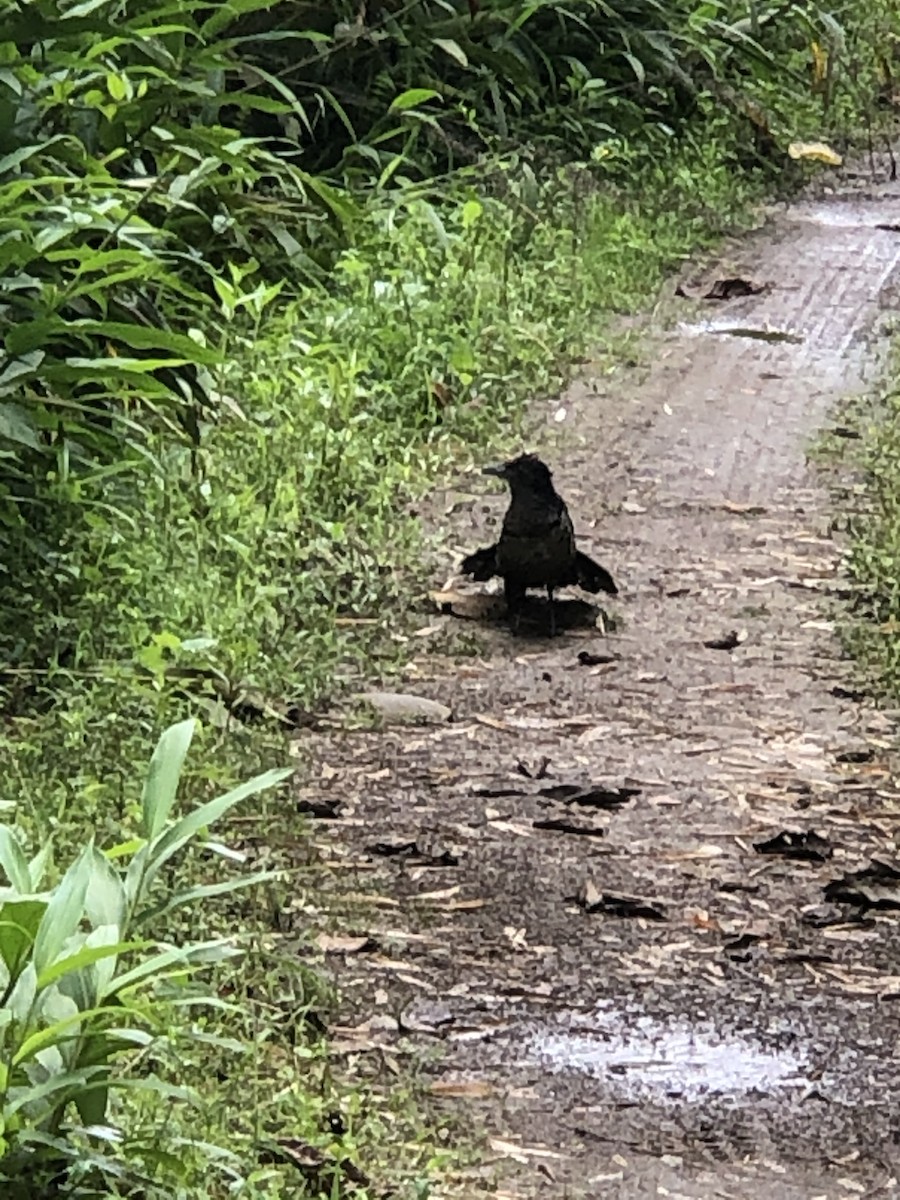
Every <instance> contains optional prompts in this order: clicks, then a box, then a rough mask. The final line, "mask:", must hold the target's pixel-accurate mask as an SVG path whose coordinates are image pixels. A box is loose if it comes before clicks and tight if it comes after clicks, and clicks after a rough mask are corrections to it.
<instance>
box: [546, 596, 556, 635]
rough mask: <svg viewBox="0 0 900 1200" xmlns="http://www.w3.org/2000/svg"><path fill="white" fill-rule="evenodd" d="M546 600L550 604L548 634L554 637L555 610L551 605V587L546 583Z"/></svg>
mask: <svg viewBox="0 0 900 1200" xmlns="http://www.w3.org/2000/svg"><path fill="white" fill-rule="evenodd" d="M547 602H548V604H549V605H550V636H551V637H556V610H555V609H554V607H553V588H552V586H551V585H550V584H549V583H548V584H547Z"/></svg>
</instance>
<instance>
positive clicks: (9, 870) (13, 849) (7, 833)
mask: <svg viewBox="0 0 900 1200" xmlns="http://www.w3.org/2000/svg"><path fill="white" fill-rule="evenodd" d="M2 422H3V406H2V405H0V436H2V434H3V424H2ZM0 867H2V868H3V871H4V873H5V875H6V878H7V879H8V880H9V882H10V883H11V884H12V886H13V887H14V888H15V889H16V891H17V892H19V893H20V895H23V896H27V895H28V894H29V893H30V892H31V891H33V886H34V885H33V884H32V882H31V870H30V868H29V866H28V859H27V858H26V857H25V851H24V850H23V849H22V847H21V845H20V844H19V840H18V838H17V837H16V835H15V834H14V833H13V831H12V830H11V829H10V828H9V826H8V825H0Z"/></svg>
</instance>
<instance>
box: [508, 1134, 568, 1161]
mask: <svg viewBox="0 0 900 1200" xmlns="http://www.w3.org/2000/svg"><path fill="white" fill-rule="evenodd" d="M489 1145H490V1147H491V1149H492V1150H493V1151H495V1153H497V1154H502V1155H504V1156H505V1157H507V1158H515V1159H517V1160H518V1161H519V1162H523V1163H524V1162H527V1161H528V1159H529V1158H560V1159H561V1158H565V1155H564V1154H560V1153H559V1151H558V1150H548V1149H547V1148H546V1147H545V1146H522V1145H519V1144H518V1143H517V1142H508V1141H506V1140H505V1139H504V1138H491V1139H490V1140H489Z"/></svg>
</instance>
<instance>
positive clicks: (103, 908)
mask: <svg viewBox="0 0 900 1200" xmlns="http://www.w3.org/2000/svg"><path fill="white" fill-rule="evenodd" d="M84 907H85V912H86V913H87V918H88V920H89V921H90V923H91V925H92V926H93V927H94V928H95V929H96V928H97V927H98V926H99V925H114V926H115V927H116V929H118V930H120V931H121V930H122V929H123V928H124V926H125V917H126V913H127V910H128V905H127V901H126V898H125V888H124V887H123V886H122V880H121V879H120V877H119V875H118V873H117V872H116V871H114V870H113V869H112V867H111V866H110V865H109V863H108V861H107V860H106V858H105V857H104V856H103V855H102V854H101V853H100V851H99V850H97V849H96V848H94V853H93V855H92V858H91V878H90V882H89V883H88V889H87V895H86V897H85V904H84Z"/></svg>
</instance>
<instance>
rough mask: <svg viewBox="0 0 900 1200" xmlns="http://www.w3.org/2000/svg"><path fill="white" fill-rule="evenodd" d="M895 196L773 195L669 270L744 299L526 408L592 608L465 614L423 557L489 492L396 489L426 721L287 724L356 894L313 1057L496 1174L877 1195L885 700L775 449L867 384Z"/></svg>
mask: <svg viewBox="0 0 900 1200" xmlns="http://www.w3.org/2000/svg"><path fill="white" fill-rule="evenodd" d="M898 213H900V187H898V185H896V184H893V185H890V184H873V185H872V186H871V187H869V188H868V190H867V191H866V192H864V193H860V191H859V190H858V189H857V190H856V191H853V192H848V193H847V194H846V195H843V194H837V195H834V196H832V197H825V198H820V199H817V200H809V201H804V202H803V203H798V204H796V205H794V206H793V207H791V208H790V209H788V210H787V211H786V212H784V213H783V214H781V215H779V216H778V217H777V218H776V219H774V220H773V221H772V222H770V223H769V224H768V225H767V227H766V228H765V229H764V230H762V231H761V232H759V233H757V234H756V235H753V236H752V237H750V238H748V239H747V240H746V241H745V242H743V243H742V244H741V245H740V246H739V247H737V249H736V250H735V252H734V253H733V254H732V255H731V257H730V259H729V260H728V261H725V262H722V263H720V264H718V265H717V267H716V268H715V270H713V271H712V272H711V273H710V274H709V276H708V279H706V281H705V283H704V285H703V286H702V287H700V286H699V284H697V281H694V283H695V284H697V286H696V287H695V288H694V290H695V291H696V290H700V291H705V290H706V286H705V284H706V283H708V282H709V281H710V280H712V281H715V280H716V279H724V278H744V279H748V280H752V281H754V283H756V284H765V285H767V286H766V287H765V289H764V290H762V291H759V292H757V293H756V294H753V295H748V296H744V297H738V298H735V299H730V300H725V301H698V302H694V301H688V300H684V301H681V302H679V303H680V305H681V308H680V311H679V314H678V316H677V318H676V320H675V321H674V323H673V324H672V325H671V327H669V328H667V329H666V330H662V331H657V332H656V333H654V334H653V342H652V345H653V351H652V359H653V362H652V365H651V367H650V368H649V370H648V371H647V372H646V373H645V374H644V376H642V377H641V378H640V379H637V380H633V379H632V376H633V375H634V374H635V373H634V372H632V375H629V374H628V372H625V371H623V372H621V373H619V374H618V375H616V376H614V377H612V378H609V377H606V378H602V379H594V378H592V377H591V375H590V372H589V371H588V373H587V374H586V376H585V378H583V379H582V380H581V381H580V382H579V383H578V384H577V385H576V386H574V387H573V388H572V389H571V390H570V391H569V393H568V394H567V395H566V396H565V397H563V398H562V399H561V400H559V399H557V400H555V401H553V403H552V404H551V403H548V404H546V405H542V406H540V410H539V413H538V415H539V416H540V415H542V414H545V415H546V420H545V421H544V422H543V423H542V424H541V425H540V426H539V427H538V428H537V431H536V433H535V435H534V437H533V438H532V443H531V445H530V447H529V448H530V449H537V450H538V451H539V452H541V453H542V455H543V456H544V457H545V458H547V460H548V461H549V462H550V463H551V465H552V466H553V468H554V472H555V481H556V483H557V486H558V488H559V490H560V492H561V493H562V495H563V496H564V497H565V498H566V499H567V501H568V503H569V507H570V510H571V512H572V515H573V518H574V520H575V523H576V529H577V530H578V533H579V536H580V539H581V544H582V546H583V548H584V549H586V550H587V551H588V552H589V553H591V554H593V555H594V556H595V557H597V558H598V560H599V561H601V562H602V563H604V564H605V565H606V566H607V567H609V568H610V570H611V571H612V572H613V575H614V576H615V578H616V579H617V581H618V583H619V587H620V595H619V596H618V597H617V598H616V599H615V600H614V601H613V602H611V603H610V604H608V605H607V606H606V616H607V618H608V622H607V624H608V628H607V632H606V633H604V632H603V630H602V628H597V627H595V626H594V625H593V624H592V623H591V621H587V622H586V621H585V611H586V610H585V606H584V605H583V604H573V605H570V606H569V608H568V611H567V613H566V624H567V626H568V627H567V629H566V631H565V632H564V633H563V635H562V636H560V637H557V638H555V639H553V640H551V639H549V638H547V637H546V636H544V634H543V632H542V628H541V621H542V620H545V619H546V614H545V612H543V611H542V609H541V606H540V605H539V604H535V614H534V616H535V622H534V625H533V627H532V628H531V629H530V630H529V629H526V630H525V631H524V632H523V633H520V635H519V636H517V637H513V636H512V635H511V633H510V632H509V631H508V630H507V628H506V627H505V625H504V624H503V623H502V622H493V623H492V622H491V621H490V620H489V619H482V620H475V619H471V618H472V614H473V612H474V609H473V607H472V605H473V604H475V605H476V606H477V604H478V602H477V601H474V602H473V601H472V600H471V599H467V598H466V597H465V596H462V595H457V594H456V593H458V592H459V593H462V592H463V591H465V590H466V589H465V587H464V586H461V585H460V581H459V580H458V579H450V580H449V581H448V582H447V583H446V584H445V578H446V576H447V575H448V574H451V573H452V571H453V569H454V564H455V563H456V562H458V554H457V552H458V551H460V550H463V549H472V548H474V547H475V546H476V545H481V544H484V543H485V542H486V541H488V540H492V535H493V534H494V533H495V532H496V530H497V528H498V522H499V520H500V519H501V518H502V514H503V511H504V509H505V505H506V497H505V495H504V494H502V493H500V491H499V489H498V488H497V487H496V483H495V482H494V483H492V482H491V481H489V480H487V479H482V478H481V477H479V476H473V477H466V478H460V479H459V480H458V481H457V485H458V486H457V487H456V488H455V489H454V490H451V491H448V492H446V493H443V494H441V495H440V496H439V497H437V498H436V500H435V502H434V509H433V512H432V514H431V515H432V519H433V521H434V522H435V524H436V525H439V526H440V528H441V529H442V530H443V531H445V545H446V561H445V564H444V567H443V572H444V574H443V575H440V570H439V572H438V574H436V576H435V581H434V582H435V586H436V587H437V588H440V587H442V586H443V587H444V589H445V590H446V591H448V592H449V593H450V597H449V599H448V600H447V603H448V605H449V606H450V607H451V609H452V608H454V607H455V609H456V612H457V613H458V614H461V615H454V614H453V612H450V613H445V614H443V615H441V614H437V615H430V614H427V613H424V611H423V617H422V622H421V628H420V629H418V630H416V631H415V636H414V637H413V644H414V645H416V646H417V647H418V653H417V654H416V657H415V659H414V661H413V663H412V665H411V667H410V668H409V670H408V672H407V678H406V681H405V682H404V684H403V689H404V690H405V691H408V692H410V693H413V694H415V695H416V696H419V697H426V698H429V699H431V700H434V701H438V702H439V703H440V704H443V705H446V706H447V708H449V710H450V713H451V715H450V717H449V719H444V720H439V719H435V720H432V721H430V722H428V723H424V724H394V723H388V724H387V725H386V726H385V727H383V728H380V729H374V730H373V729H357V730H344V731H335V730H331V731H325V732H318V733H307V734H304V736H303V742H302V745H301V746H300V747H299V749H300V753H301V755H302V757H303V759H304V760H306V761H307V762H308V763H310V764H311V775H310V777H309V780H308V782H307V783H306V784H305V785H304V787H303V790H302V799H303V801H304V802H307V803H310V802H311V803H314V804H316V805H318V806H319V811H323V807H322V806H323V804H324V809H325V810H327V809H328V804H329V803H331V804H332V806H333V807H332V809H331V811H332V812H333V814H334V819H325V820H320V821H316V822H315V826H314V834H315V840H316V843H317V845H318V847H319V848H320V850H321V852H322V854H323V856H324V857H325V859H326V860H327V861H329V862H330V863H331V864H332V865H333V866H334V867H335V868H336V870H335V871H334V872H333V874H332V876H331V878H332V879H333V883H332V887H333V889H334V893H335V897H334V898H335V900H337V899H338V898H339V897H341V896H343V897H344V898H345V899H346V897H347V895H348V894H350V893H355V894H356V895H357V896H360V895H364V896H365V897H366V899H365V901H360V900H358V899H352V898H351V901H350V911H352V912H353V914H354V915H353V917H352V918H350V919H348V920H347V921H345V922H344V924H343V926H342V927H341V928H340V929H339V930H336V929H335V927H334V925H333V924H332V925H329V924H328V918H327V917H326V915H325V914H326V912H327V906H323V910H322V914H321V920H322V928H323V930H326V929H327V930H328V931H329V933H328V937H330V939H331V940H327V939H324V938H323V940H322V946H323V948H325V949H326V950H327V951H328V954H327V959H328V962H329V964H330V965H333V967H334V971H335V976H336V978H337V981H338V983H339V984H340V987H341V990H342V994H343V1004H344V1014H343V1018H342V1019H343V1021H344V1025H343V1027H342V1029H341V1030H339V1031H338V1032H337V1034H336V1038H337V1042H336V1051H337V1052H338V1053H341V1054H348V1055H354V1054H359V1055H361V1056H366V1055H374V1056H375V1057H377V1058H379V1061H382V1062H384V1061H386V1062H387V1063H389V1064H390V1063H394V1062H404V1063H405V1062H407V1061H409V1059H408V1058H407V1057H406V1056H407V1055H412V1056H413V1057H414V1058H415V1059H416V1060H417V1061H418V1060H420V1059H421V1061H422V1062H423V1066H422V1068H421V1069H422V1070H424V1071H425V1073H426V1075H427V1077H428V1078H429V1079H430V1081H431V1085H432V1088H433V1090H434V1092H435V1093H436V1094H437V1095H440V1096H442V1097H443V1099H442V1101H441V1103H443V1104H445V1105H446V1106H447V1107H448V1109H449V1110H451V1111H456V1112H464V1113H465V1114H466V1116H467V1117H468V1118H473V1119H474V1120H475V1121H476V1122H481V1123H483V1125H484V1126H486V1128H487V1129H488V1131H489V1135H490V1137H491V1139H492V1141H491V1143H490V1144H491V1155H492V1161H493V1162H495V1163H502V1164H504V1166H505V1168H506V1169H505V1170H504V1172H503V1181H502V1183H501V1185H500V1186H501V1189H502V1191H503V1194H505V1195H508V1196H513V1195H516V1196H542V1197H554V1198H555V1197H572V1198H575V1197H629V1198H642V1197H650V1196H684V1197H749V1196H754V1197H772V1198H782V1197H783V1198H787V1197H791V1198H793V1197H797V1198H799V1197H823V1198H824V1197H827V1198H829V1200H831V1198H838V1197H859V1196H881V1195H889V1194H892V1193H893V1191H894V1190H895V1189H896V1188H897V1180H898V1179H900V855H898V852H897V847H896V836H895V835H896V833H897V831H898V830H900V797H898V788H897V785H896V784H895V781H894V779H893V777H892V774H891V770H890V766H889V755H890V753H891V751H892V748H893V745H894V723H893V720H892V717H891V714H885V713H879V712H878V711H876V710H875V709H874V708H873V707H872V706H871V705H869V704H867V703H866V702H865V701H864V700H861V699H860V698H859V696H858V695H857V693H856V692H855V691H854V686H853V681H852V678H851V668H850V666H849V664H847V663H846V662H844V661H843V660H842V658H841V655H840V651H839V647H838V644H837V641H836V638H835V635H834V631H833V626H832V622H833V620H834V616H835V611H836V601H840V599H841V596H842V593H844V592H845V590H846V587H847V585H846V582H845V581H844V580H843V579H842V577H841V575H840V573H839V560H840V545H839V544H838V543H837V542H836V541H835V540H834V538H833V537H832V534H831V531H830V530H831V513H830V511H829V500H828V495H827V492H826V490H825V489H824V486H823V484H822V481H821V479H820V478H819V477H818V476H817V473H816V471H815V470H814V469H813V468H812V467H810V465H809V464H808V462H807V451H808V448H809V446H810V443H811V440H812V439H813V438H814V437H815V436H816V435H817V433H818V432H819V431H820V430H822V429H825V428H827V427H828V425H829V422H830V421H831V420H832V419H833V417H832V414H833V410H834V406H835V404H836V403H837V402H838V401H839V400H840V399H841V398H843V397H844V396H846V395H847V394H848V393H852V392H853V391H855V390H859V389H860V388H862V387H865V386H866V385H867V384H868V383H870V382H871V381H872V378H873V372H874V362H875V358H876V357H877V356H876V354H875V350H874V347H873V344H872V340H871V331H872V330H873V328H874V327H875V324H876V322H877V319H878V316H879V312H880V309H881V308H882V307H883V306H884V305H885V304H886V303H892V301H891V299H890V297H891V295H892V293H893V291H894V289H895V288H896V285H897V283H898V280H900V274H898V262H900V234H898V233H897V232H896V225H897V218H898ZM889 225H893V226H894V229H893V230H891V229H887V228H881V226H889ZM673 286H674V284H673ZM688 290H690V289H688ZM560 413H563V414H564V415H563V417H562V418H561V419H560ZM486 457H487V458H490V457H491V455H490V452H489V451H488V452H487V454H486ZM478 590H479V589H478V588H477V587H476V586H470V587H469V588H468V591H469V592H470V593H471V592H474V591H478ZM480 590H482V591H483V590H485V586H484V585H482V587H481V589H480ZM573 599H574V597H573ZM591 616H592V617H593V614H591ZM467 617H468V618H469V619H467ZM600 624H601V626H602V624H603V619H602V616H601V618H600ZM460 639H462V641H461V640H460ZM461 646H465V647H466V648H467V649H468V650H469V653H467V654H461V653H459V651H460V648H461ZM437 716H440V713H438V714H437ZM345 911H346V909H345ZM490 1166H491V1164H490V1163H489V1164H488V1168H489V1167H490ZM488 1168H485V1169H483V1170H482V1171H481V1172H480V1173H476V1174H473V1177H472V1180H471V1191H472V1194H473V1195H476V1194H479V1192H480V1190H481V1188H482V1187H483V1186H485V1185H484V1184H483V1182H482V1180H486V1179H487V1178H488V1177H489V1174H490V1171H489V1169H488Z"/></svg>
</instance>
